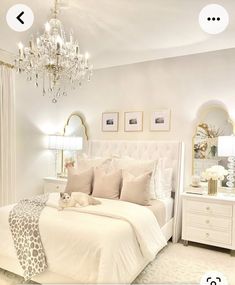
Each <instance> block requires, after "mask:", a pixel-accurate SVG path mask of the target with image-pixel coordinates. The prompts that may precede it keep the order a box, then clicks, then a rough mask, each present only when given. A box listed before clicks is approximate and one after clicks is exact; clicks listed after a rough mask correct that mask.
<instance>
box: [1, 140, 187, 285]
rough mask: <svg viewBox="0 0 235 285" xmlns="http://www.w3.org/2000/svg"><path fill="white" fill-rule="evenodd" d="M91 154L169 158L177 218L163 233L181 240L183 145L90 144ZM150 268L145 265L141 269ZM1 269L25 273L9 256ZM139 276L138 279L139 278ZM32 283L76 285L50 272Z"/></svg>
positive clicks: (4, 257) (174, 239)
mask: <svg viewBox="0 0 235 285" xmlns="http://www.w3.org/2000/svg"><path fill="white" fill-rule="evenodd" d="M88 154H89V155H90V156H91V157H97V156H99V157H108V156H111V155H112V156H113V155H118V156H120V157H125V156H128V157H132V158H135V159H143V160H147V159H159V158H161V157H167V159H168V165H169V166H171V167H173V191H174V192H173V196H174V198H175V203H174V217H173V218H172V219H171V220H170V221H169V222H168V223H167V224H165V225H164V226H163V227H162V228H161V230H162V232H163V234H164V236H165V237H166V239H167V240H169V239H170V238H172V241H173V242H174V243H176V242H177V241H178V240H179V238H180V236H181V198H180V194H181V193H182V191H183V166H184V144H183V143H181V142H174V141H165V142H163V141H160V142H159V141H114V140H113V141H110V140H109V141H104V140H92V141H89V143H88ZM145 266H147V263H146V264H143V267H142V269H141V270H140V271H139V272H138V274H139V273H140V272H141V271H142V270H143V269H144V268H145ZM0 268H3V269H6V270H8V271H11V272H14V273H15V274H21V272H22V269H21V267H20V265H19V264H18V263H16V261H15V260H12V259H11V258H8V257H6V256H1V255H0ZM138 274H137V275H136V277H137V276H138ZM32 280H33V281H36V282H39V283H55V281H56V282H57V283H58V280H59V283H66V284H69V283H72V284H74V283H75V280H68V278H67V277H65V276H63V275H59V274H55V273H53V272H50V271H47V272H45V273H42V274H41V275H40V276H36V277H34V278H32Z"/></svg>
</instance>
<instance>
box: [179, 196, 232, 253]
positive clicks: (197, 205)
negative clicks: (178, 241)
mask: <svg viewBox="0 0 235 285" xmlns="http://www.w3.org/2000/svg"><path fill="white" fill-rule="evenodd" d="M182 200H183V201H182V202H183V214H182V217H183V222H182V239H183V240H184V244H185V245H188V241H193V242H198V243H203V244H208V245H213V246H218V247H223V248H227V249H230V250H231V254H232V255H233V254H234V250H235V195H234V194H231V195H229V194H225V193H218V194H217V196H209V195H207V194H204V195H198V194H189V193H183V194H182Z"/></svg>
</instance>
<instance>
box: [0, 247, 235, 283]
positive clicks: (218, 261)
mask: <svg viewBox="0 0 235 285" xmlns="http://www.w3.org/2000/svg"><path fill="white" fill-rule="evenodd" d="M207 271H220V272H222V273H223V274H224V275H225V276H226V277H227V278H228V280H229V284H230V285H235V273H234V272H235V257H231V256H230V254H229V252H228V251H226V252H220V251H217V250H215V249H214V248H213V249H207V248H202V247H198V246H195V245H189V246H188V247H185V246H183V245H182V244H180V243H178V244H172V243H169V244H168V246H167V247H165V248H164V249H163V250H162V251H161V252H160V253H159V254H158V256H157V258H156V259H155V260H154V261H153V262H152V263H150V264H149V265H148V266H147V267H146V268H145V270H144V271H143V272H142V273H141V274H140V275H139V276H138V278H137V279H136V280H135V282H134V283H156V284H161V283H165V284H166V283H170V284H176V283H178V284H179V283H184V284H185V283H187V284H189V283H194V284H199V282H200V279H201V276H202V275H203V274H204V273H205V272H207ZM16 284H23V279H22V278H21V277H19V276H16V275H14V274H12V273H9V272H6V271H4V270H1V269H0V285H16Z"/></svg>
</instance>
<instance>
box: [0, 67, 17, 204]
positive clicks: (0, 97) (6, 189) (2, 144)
mask: <svg viewBox="0 0 235 285" xmlns="http://www.w3.org/2000/svg"><path fill="white" fill-rule="evenodd" d="M14 82H15V80H14V71H13V69H12V68H11V67H10V66H8V65H4V64H1V63H0V195H1V196H0V205H1V206H2V205H7V204H9V203H12V202H15V201H16V192H15V90H14Z"/></svg>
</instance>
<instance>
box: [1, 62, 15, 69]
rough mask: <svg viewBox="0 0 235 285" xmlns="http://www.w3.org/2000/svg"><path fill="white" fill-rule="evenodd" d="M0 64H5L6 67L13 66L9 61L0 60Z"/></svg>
mask: <svg viewBox="0 0 235 285" xmlns="http://www.w3.org/2000/svg"><path fill="white" fill-rule="evenodd" d="M0 65H4V66H7V67H9V68H14V65H12V64H10V63H6V62H4V61H1V60H0Z"/></svg>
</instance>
